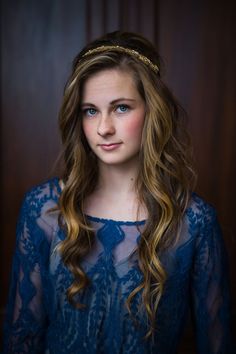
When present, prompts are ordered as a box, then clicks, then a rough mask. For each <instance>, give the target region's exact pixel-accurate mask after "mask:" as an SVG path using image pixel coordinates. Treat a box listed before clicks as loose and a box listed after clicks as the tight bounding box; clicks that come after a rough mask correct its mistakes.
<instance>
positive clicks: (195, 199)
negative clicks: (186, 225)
mask: <svg viewBox="0 0 236 354" xmlns="http://www.w3.org/2000/svg"><path fill="white" fill-rule="evenodd" d="M186 215H187V217H188V218H189V219H192V221H194V223H197V224H198V226H203V225H206V224H209V223H212V222H216V219H217V216H216V210H215V208H214V207H213V206H212V205H211V204H209V203H208V202H206V201H205V200H204V199H203V198H201V197H200V196H199V195H198V194H196V193H192V196H191V199H190V201H189V205H188V208H187V210H186Z"/></svg>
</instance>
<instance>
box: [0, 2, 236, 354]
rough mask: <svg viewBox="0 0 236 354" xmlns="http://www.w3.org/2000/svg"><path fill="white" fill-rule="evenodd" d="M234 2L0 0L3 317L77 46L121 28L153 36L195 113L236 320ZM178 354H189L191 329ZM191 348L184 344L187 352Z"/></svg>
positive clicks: (54, 145)
mask: <svg viewBox="0 0 236 354" xmlns="http://www.w3.org/2000/svg"><path fill="white" fill-rule="evenodd" d="M235 4H236V2H235V1H233V0H232V1H230V0H228V1H227V0H225V1H217V0H215V1H211V0H205V1H203V0H199V1H197V0H196V1H193V0H179V1H175V0H159V1H154V0H137V1H134V0H128V1H125V0H93V1H92V0H90V1H89V0H88V1H86V0H68V1H66V0H51V1H48V0H40V1H38V0H21V1H17V0H1V53H2V54H1V101H0V105H1V126H0V134H1V155H0V159H1V160H0V163H1V172H0V188H1V189H0V193H1V194H0V195H1V204H0V208H1V230H2V235H1V239H0V252H1V254H0V262H1V263H0V270H1V274H0V275H1V291H0V294H1V302H0V311H1V317H3V316H4V311H5V304H6V298H7V291H8V290H7V289H8V285H9V271H10V265H11V259H12V253H13V248H14V242H15V224H16V219H17V214H18V211H19V207H20V203H21V200H22V197H23V194H24V192H25V191H26V190H27V189H28V188H30V187H31V186H32V185H34V184H37V183H40V182H42V181H44V180H45V179H47V178H48V177H50V176H51V175H52V174H53V172H52V171H53V168H52V167H53V165H54V161H55V160H56V158H57V155H58V153H59V150H60V141H59V134H58V131H57V114H58V110H59V106H60V102H61V98H62V92H63V87H64V84H65V81H66V78H67V76H68V73H69V71H70V67H71V63H72V60H73V58H74V56H75V55H76V53H77V52H78V51H79V50H80V49H81V48H82V47H83V46H84V45H85V44H86V42H87V41H89V40H91V39H93V38H95V37H97V36H99V35H101V34H103V33H105V32H108V31H113V30H117V29H122V30H129V31H136V32H138V33H141V34H143V35H144V36H146V37H148V38H149V39H150V40H151V41H152V42H154V43H155V45H156V46H157V48H158V49H159V51H160V53H161V55H162V57H163V59H164V62H165V63H166V70H165V80H166V82H167V83H168V84H169V86H170V87H171V89H172V91H173V92H174V94H175V96H176V97H177V98H178V99H179V101H180V102H181V103H182V105H183V106H184V108H185V109H186V110H187V112H188V114H189V130H190V133H191V135H192V139H193V145H194V150H195V160H196V168H197V171H198V185H197V192H198V193H199V194H200V195H201V196H202V197H203V198H205V199H206V200H207V201H208V202H210V203H211V204H213V205H214V206H215V207H216V209H217V211H218V215H219V219H220V222H221V225H222V229H223V231H224V237H225V242H226V246H227V249H228V253H229V262H230V280H231V293H232V313H233V318H234V319H235V317H236V282H235V274H236V271H235V269H236V261H235V259H236V245H235V242H236V241H235V234H236V232H235V231H236V226H235V223H236V212H235V210H236V209H235V204H236V200H235V197H236V183H235V181H236V163H235V158H236V50H235V35H236V31H235V22H236V6H235ZM186 338H187V340H186V341H185V344H184V345H183V347H182V349H181V351H180V352H181V353H185V352H186V353H193V352H194V350H193V349H192V346H193V344H192V339H191V338H192V332H191V329H189V330H188V329H187V332H186ZM184 348H185V349H184Z"/></svg>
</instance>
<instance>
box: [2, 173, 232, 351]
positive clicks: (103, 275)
mask: <svg viewBox="0 0 236 354" xmlns="http://www.w3.org/2000/svg"><path fill="white" fill-rule="evenodd" d="M60 192H61V191H60V187H59V183H58V179H53V180H50V181H48V182H47V183H45V184H43V185H40V186H38V187H35V188H34V189H32V190H31V191H30V192H29V193H27V195H26V196H25V199H24V202H23V205H22V208H21V213H20V217H19V222H18V226H17V243H16V251H15V255H14V260H13V267H12V280H11V288H10V295H9V303H8V313H7V318H6V322H5V337H4V338H5V344H4V353H8V354H9V353H29V354H34V353H46V354H52V353H57V354H60V353H67V354H68V353H83V354H86V353H87V354H95V353H103V354H108V353H109V354H110V353H112V354H116V353H117V354H118V353H119V354H121V353H124V354H134V353H136V354H139V353H140V354H146V353H147V354H150V353H157V354H167V353H176V351H177V347H178V342H179V340H180V338H181V334H182V332H183V329H184V325H185V322H186V316H187V312H188V309H189V308H190V309H191V311H192V315H193V320H194V325H195V329H196V343H197V350H198V353H200V354H213V353H214V354H219V353H231V352H232V353H233V349H232V343H231V338H230V328H229V299H228V285H227V267H226V260H225V250H224V244H223V241H222V237H221V232H220V229H219V225H218V222H217V219H216V216H215V212H214V210H213V209H212V208H211V207H210V206H208V205H207V204H206V203H205V202H203V201H202V200H201V199H200V198H199V197H197V196H196V195H193V198H192V202H191V205H190V206H189V208H188V210H187V211H186V215H185V218H184V220H183V222H182V227H181V233H180V237H179V241H178V243H177V244H175V246H173V247H172V248H170V249H168V251H165V252H163V253H162V254H161V260H162V263H163V265H164V267H165V269H166V271H167V274H168V280H167V283H166V286H165V291H164V295H163V297H162V299H161V303H160V306H159V310H158V314H157V320H156V333H155V338H154V341H145V340H144V339H143V337H144V335H145V334H146V331H147V319H146V315H145V312H144V311H143V310H142V309H141V310H139V304H140V302H141V294H138V295H137V296H136V297H135V299H134V301H133V302H132V305H131V311H132V314H133V315H134V316H135V318H136V319H137V323H138V324H135V322H134V321H133V319H132V318H131V317H130V315H129V313H128V311H127V308H126V306H125V302H126V299H127V297H128V295H129V294H130V292H131V291H132V290H133V289H134V288H136V286H137V285H138V284H139V283H140V282H141V280H142V274H141V272H140V270H139V267H138V258H137V257H138V256H137V252H135V249H136V248H137V246H138V242H139V238H140V231H142V229H143V228H144V227H145V221H141V222H136V223H135V222H125V221H114V220H107V219H100V218H95V217H91V216H88V220H89V222H90V223H91V225H92V226H93V228H94V230H95V232H96V243H95V245H94V248H93V249H92V250H91V252H90V253H89V254H88V255H87V256H86V258H85V259H84V260H83V263H82V266H83V269H84V270H85V271H86V273H87V275H88V277H89V278H90V280H91V285H90V286H89V287H88V288H87V289H86V291H85V292H84V293H83V294H81V295H79V296H78V300H79V301H80V302H82V303H84V304H85V305H86V308H85V309H81V310H76V309H75V308H74V307H73V306H71V305H70V304H69V303H68V301H67V298H66V289H67V288H68V287H69V286H70V284H71V282H72V280H73V278H72V275H71V273H70V271H69V270H68V269H67V268H66V267H65V266H64V265H63V263H62V261H61V257H60V254H59V253H58V252H57V250H56V245H57V244H58V243H59V242H60V241H61V240H62V239H64V237H65V235H64V233H63V231H62V230H61V229H60V227H59V226H58V213H57V212H48V211H49V210H50V209H51V208H52V207H54V206H55V205H56V204H57V201H58V198H59V195H60Z"/></svg>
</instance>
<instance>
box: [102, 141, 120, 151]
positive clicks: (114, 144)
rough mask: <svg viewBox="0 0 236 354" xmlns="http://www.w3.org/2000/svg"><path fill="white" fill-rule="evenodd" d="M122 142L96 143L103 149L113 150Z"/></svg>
mask: <svg viewBox="0 0 236 354" xmlns="http://www.w3.org/2000/svg"><path fill="white" fill-rule="evenodd" d="M121 144H122V143H109V144H98V146H100V147H101V148H102V149H103V150H107V151H108V150H109V151H110V150H114V149H116V148H118V147H119V146H120V145H121Z"/></svg>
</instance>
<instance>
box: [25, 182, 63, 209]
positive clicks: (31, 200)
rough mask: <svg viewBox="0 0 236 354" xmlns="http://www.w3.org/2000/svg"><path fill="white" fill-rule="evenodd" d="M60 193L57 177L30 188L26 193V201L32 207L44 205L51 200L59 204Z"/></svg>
mask: <svg viewBox="0 0 236 354" xmlns="http://www.w3.org/2000/svg"><path fill="white" fill-rule="evenodd" d="M60 193H61V190H60V185H59V179H58V178H57V177H55V178H52V179H49V180H47V181H45V182H43V183H41V184H38V185H36V186H33V187H32V188H31V189H29V190H28V191H27V192H26V193H25V196H24V202H25V203H26V204H28V205H29V206H30V207H32V208H38V207H40V206H43V205H44V204H45V203H47V202H49V201H50V202H52V203H53V204H57V203H58V199H59V197H60Z"/></svg>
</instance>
